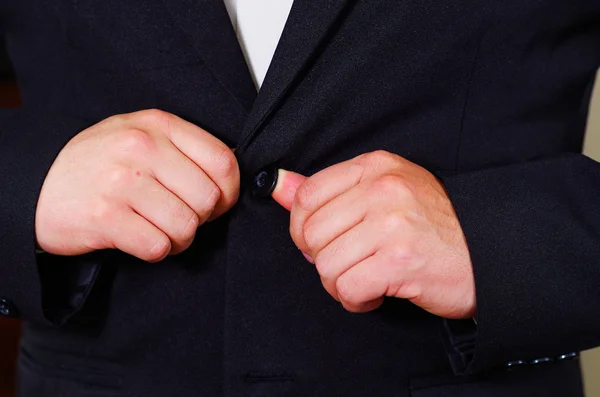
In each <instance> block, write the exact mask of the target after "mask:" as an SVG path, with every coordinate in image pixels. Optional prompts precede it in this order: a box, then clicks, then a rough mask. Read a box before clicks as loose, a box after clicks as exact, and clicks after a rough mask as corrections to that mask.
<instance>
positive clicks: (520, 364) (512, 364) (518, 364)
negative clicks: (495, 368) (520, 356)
mask: <svg viewBox="0 0 600 397" xmlns="http://www.w3.org/2000/svg"><path fill="white" fill-rule="evenodd" d="M527 366H529V365H528V364H527V361H524V360H515V361H509V362H507V363H506V369H509V370H513V369H517V368H524V367H527Z"/></svg>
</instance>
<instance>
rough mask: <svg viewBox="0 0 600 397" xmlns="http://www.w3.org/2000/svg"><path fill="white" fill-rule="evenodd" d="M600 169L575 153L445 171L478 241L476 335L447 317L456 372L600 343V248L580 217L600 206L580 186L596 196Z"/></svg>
mask: <svg viewBox="0 0 600 397" xmlns="http://www.w3.org/2000/svg"><path fill="white" fill-rule="evenodd" d="M599 171H600V167H599V166H598V164H596V163H594V162H592V161H591V160H589V159H586V158H585V157H584V156H581V155H566V156H561V157H557V158H552V159H548V160H542V161H537V162H531V163H523V164H516V165H509V166H504V167H498V168H495V169H488V170H481V171H474V172H469V173H463V174H454V175H451V174H446V175H443V174H437V176H438V178H440V179H441V180H442V182H443V184H444V186H445V188H446V190H447V192H448V194H449V197H450V199H451V201H452V203H453V205H454V208H455V210H456V213H457V215H458V218H459V221H460V223H461V226H462V229H463V232H464V234H465V237H466V240H467V244H468V246H469V251H470V255H471V261H472V264H473V271H474V277H475V286H476V296H477V315H476V318H477V327H476V336H475V340H474V341H472V340H468V341H465V340H463V339H461V337H460V336H457V335H460V333H458V334H457V333H456V330H454V331H452V329H451V328H448V326H449V325H451V324H452V325H453V326H456V325H457V324H456V323H450V322H446V328H447V332H449V338H450V339H449V341H447V346H449V347H450V348H449V357H450V359H451V362H452V365H453V367H454V369H455V372H456V373H457V374H467V375H469V374H475V373H480V372H484V371H490V370H494V369H501V368H510V367H514V366H517V365H518V366H531V365H537V364H539V363H549V362H554V361H557V360H563V359H569V358H576V357H578V354H577V353H576V352H578V351H580V350H583V349H586V348H591V347H594V346H597V345H598V344H600V337H599V336H597V334H594V332H593V330H598V329H600V321H599V320H597V319H596V317H597V316H596V315H595V314H593V313H597V311H598V310H599V309H600V305H599V304H597V303H598V299H597V292H596V287H594V288H593V289H591V288H589V287H591V286H589V287H588V286H586V284H589V280H588V279H587V278H588V277H589V276H590V274H591V273H595V276H598V275H600V273H597V272H598V270H597V265H596V264H597V258H598V257H599V256H598V254H600V249H599V248H600V247H598V246H597V241H596V240H595V239H593V238H590V237H591V236H590V235H589V234H588V232H587V231H586V226H585V225H584V223H585V220H582V219H578V218H576V217H574V211H577V212H580V211H581V213H589V214H593V213H595V212H596V210H594V209H593V208H595V204H596V203H595V201H594V200H589V197H587V198H586V196H585V195H584V196H582V195H581V192H587V193H586V194H589V195H590V196H592V197H596V191H597V190H598V186H600V173H599ZM588 221H590V222H595V219H594V220H588ZM596 226H597V225H593V226H591V225H590V226H589V227H596ZM586 274H587V275H588V276H587V277H586ZM595 276H594V277H595ZM592 303H593V304H592ZM452 338H454V341H453V340H452ZM457 341H458V343H456V342H457ZM453 342H454V343H453ZM456 344H458V345H459V346H460V345H462V347H463V348H464V347H468V348H467V349H466V350H464V349H463V350H462V351H461V350H460V349H459V350H456V349H455V348H454V347H453V346H454V345H456Z"/></svg>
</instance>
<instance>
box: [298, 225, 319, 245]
mask: <svg viewBox="0 0 600 397" xmlns="http://www.w3.org/2000/svg"><path fill="white" fill-rule="evenodd" d="M318 228H319V226H318V224H317V223H315V222H314V221H311V220H310V219H309V220H308V221H306V223H305V224H304V228H303V230H302V237H303V238H304V242H305V243H306V245H307V246H308V247H309V248H311V249H312V248H315V247H317V246H318V245H319V233H318Z"/></svg>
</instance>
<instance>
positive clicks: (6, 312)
mask: <svg viewBox="0 0 600 397" xmlns="http://www.w3.org/2000/svg"><path fill="white" fill-rule="evenodd" d="M0 316H3V317H8V318H17V317H19V312H18V310H17V308H16V307H15V305H13V304H12V303H10V302H9V301H8V300H6V299H4V298H1V297H0Z"/></svg>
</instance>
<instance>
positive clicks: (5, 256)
mask: <svg viewBox="0 0 600 397" xmlns="http://www.w3.org/2000/svg"><path fill="white" fill-rule="evenodd" d="M87 127H88V125H86V124H85V122H84V121H82V120H77V119H71V118H68V117H62V116H61V117H59V116H56V115H52V114H44V113H43V112H41V111H31V110H25V109H2V110H0V222H1V225H0V251H1V252H2V256H1V258H0V314H2V315H4V316H7V317H20V318H22V319H24V320H26V321H35V322H43V323H46V324H53V325H60V324H61V323H63V322H64V321H66V320H67V319H68V318H69V317H71V316H72V315H74V314H75V313H76V312H77V311H78V310H79V309H80V308H81V306H82V305H83V303H84V301H85V298H86V297H87V295H88V294H89V292H90V289H91V287H92V285H93V283H94V280H95V277H96V275H97V273H98V271H99V266H100V265H99V263H98V261H97V256H95V255H87V256H82V257H73V258H62V260H61V258H59V257H55V256H53V255H49V254H37V253H36V244H35V230H34V225H35V214H36V206H37V201H38V197H39V193H40V190H41V187H42V184H43V182H44V179H45V177H46V175H47V172H48V170H49V168H50V166H51V165H52V163H53V162H54V160H55V158H56V157H57V156H58V153H59V152H60V151H61V149H62V148H63V146H64V145H65V144H66V143H67V142H68V141H69V140H70V139H71V138H72V137H73V136H74V135H76V134H77V133H78V132H80V131H81V130H83V129H85V128H87ZM42 276H43V278H44V280H43V282H42Z"/></svg>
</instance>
